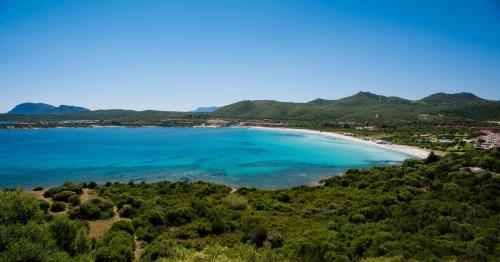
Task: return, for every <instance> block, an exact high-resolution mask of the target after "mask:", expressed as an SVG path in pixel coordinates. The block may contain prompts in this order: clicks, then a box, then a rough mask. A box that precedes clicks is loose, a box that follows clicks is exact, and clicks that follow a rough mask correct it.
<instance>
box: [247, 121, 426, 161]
mask: <svg viewBox="0 0 500 262" xmlns="http://www.w3.org/2000/svg"><path fill="white" fill-rule="evenodd" d="M238 128H253V129H265V130H277V131H286V132H300V133H305V134H312V135H321V136H328V137H333V138H338V139H344V140H349V141H353V142H357V143H364V144H368V145H373V146H377V147H381V148H385V149H389V150H392V151H397V152H400V153H404V154H408V155H411V156H415V157H417V158H426V157H427V156H428V155H429V153H430V151H428V150H426V149H423V148H419V147H414V146H405V145H397V144H377V142H376V141H372V140H365V139H361V138H357V137H352V136H346V135H342V134H339V133H333V132H326V131H316V130H309V129H298V128H297V129H296V128H279V127H260V126H249V127H247V126H241V127H238Z"/></svg>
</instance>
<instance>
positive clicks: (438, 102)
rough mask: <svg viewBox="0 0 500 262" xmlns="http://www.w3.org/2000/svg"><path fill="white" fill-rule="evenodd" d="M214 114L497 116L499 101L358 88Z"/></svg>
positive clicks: (372, 117) (227, 108)
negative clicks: (336, 94)
mask: <svg viewBox="0 0 500 262" xmlns="http://www.w3.org/2000/svg"><path fill="white" fill-rule="evenodd" d="M214 116H218V117H225V118H247V119H249V118H255V119H259V118H267V119H290V120H292V119H293V120H350V121H372V120H375V119H380V120H381V121H398V120H408V121H414V120H417V119H420V120H440V119H442V120H449V119H471V120H477V121H484V120H498V119H500V102H499V101H492V100H486V99H482V98H480V97H477V96H475V95H474V94H470V93H458V94H444V93H437V94H433V95H430V96H428V97H425V98H423V99H420V100H416V101H412V100H407V99H403V98H399V97H392V96H391V97H386V96H381V95H376V94H372V93H369V92H359V93H357V94H355V95H353V96H349V97H346V98H342V99H338V100H325V99H316V100H313V101H310V102H307V103H287V102H278V101H272V100H255V101H248V100H247V101H241V102H237V103H234V104H231V105H228V106H224V107H222V108H220V109H219V110H217V111H216V112H215V113H214Z"/></svg>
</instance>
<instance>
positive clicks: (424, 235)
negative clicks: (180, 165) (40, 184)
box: [0, 149, 500, 261]
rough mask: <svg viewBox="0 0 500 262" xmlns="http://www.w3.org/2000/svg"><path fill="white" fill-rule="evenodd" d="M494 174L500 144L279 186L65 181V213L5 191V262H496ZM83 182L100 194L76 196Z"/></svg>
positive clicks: (57, 192) (499, 194)
mask: <svg viewBox="0 0 500 262" xmlns="http://www.w3.org/2000/svg"><path fill="white" fill-rule="evenodd" d="M474 166H476V167H480V168H482V169H474V172H472V171H471V170H470V169H468V168H467V167H474ZM498 172H500V151H499V150H498V149H495V150H481V151H470V152H465V153H463V154H453V153H452V154H448V155H447V156H444V157H438V156H436V155H432V156H430V157H429V158H427V159H424V160H416V159H410V160H406V161H405V162H404V163H403V164H402V165H401V166H389V167H375V168H369V169H361V170H358V169H352V170H349V171H348V172H347V173H346V174H345V175H343V176H338V177H332V178H329V179H326V180H324V181H323V183H322V185H321V186H318V187H308V186H300V187H295V188H291V189H282V190H258V189H253V188H239V189H238V190H236V191H233V190H232V189H231V188H229V187H227V186H224V185H217V184H210V183H202V182H158V183H150V184H149V183H140V184H134V183H127V184H123V183H107V184H103V185H95V184H94V183H92V188H93V189H88V187H89V186H90V184H84V185H79V184H72V183H66V184H64V185H63V186H61V187H57V188H53V189H49V190H47V191H46V196H47V197H51V198H53V199H51V200H54V201H52V205H54V203H56V202H59V203H62V204H64V205H65V206H67V209H68V212H67V214H63V215H60V214H57V215H56V214H52V213H50V212H48V202H47V201H45V200H39V199H35V198H33V197H31V196H29V195H28V194H26V192H24V191H22V190H20V189H5V190H3V191H1V192H0V261H132V260H134V259H138V260H140V261H351V260H354V261H407V260H430V261H433V260H434V261H435V260H448V261H498V260H499V259H500V238H499V235H500V224H499V221H500V201H499V199H500V176H499V174H498ZM79 188H80V190H79ZM84 188H86V189H85V190H92V191H93V193H94V194H95V195H94V197H93V198H90V199H87V200H85V201H82V202H81V203H76V202H71V201H70V200H69V199H70V198H71V197H73V194H76V195H78V196H80V194H81V193H82V191H83V189H84ZM69 192H71V193H69ZM55 198H57V199H59V200H57V201H55ZM60 201H61V202H60ZM113 209H116V210H117V212H113ZM115 213H118V214H119V215H120V217H121V219H120V220H110V221H113V222H114V223H113V224H112V226H111V227H110V229H109V230H108V231H107V232H106V233H105V234H104V235H103V236H102V237H100V238H92V237H90V236H89V233H88V232H89V231H90V230H91V228H90V227H91V226H90V225H91V223H93V222H94V221H101V220H103V219H108V218H110V217H111V216H113V215H114V216H117V214H115ZM139 247H140V248H139ZM137 250H139V251H140V252H137Z"/></svg>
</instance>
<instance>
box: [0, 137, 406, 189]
mask: <svg viewBox="0 0 500 262" xmlns="http://www.w3.org/2000/svg"><path fill="white" fill-rule="evenodd" d="M411 157H412V156H410V155H407V154H404V153H400V152H396V151H392V150H389V149H384V148H380V147H376V146H373V145H369V144H364V143H358V142H354V141H347V140H343V139H339V138H333V137H327V136H322V135H317V134H309V133H302V132H299V131H283V130H272V129H250V128H169V127H153V128H136V127H134V128H132V127H131V128H128V127H124V128H118V127H117V128H51V129H31V130H0V188H12V187H21V188H32V187H35V186H45V187H51V186H56V185H60V184H62V183H64V182H65V181H73V182H90V181H96V182H98V183H105V182H115V181H119V182H134V183H140V182H143V181H145V182H154V181H162V180H170V181H206V182H215V183H223V184H226V185H229V186H232V187H242V186H244V187H255V188H272V189H276V188H288V187H293V186H299V185H312V184H314V183H315V182H317V181H319V180H321V179H323V178H325V177H329V176H335V175H339V174H342V173H343V172H345V171H346V170H347V169H350V168H365V167H372V166H386V165H395V164H400V163H401V162H402V161H404V160H405V159H407V158H411Z"/></svg>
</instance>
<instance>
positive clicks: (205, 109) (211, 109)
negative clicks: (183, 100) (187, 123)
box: [192, 106, 219, 113]
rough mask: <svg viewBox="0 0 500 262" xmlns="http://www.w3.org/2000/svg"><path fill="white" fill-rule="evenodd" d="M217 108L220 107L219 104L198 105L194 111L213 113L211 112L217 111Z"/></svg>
mask: <svg viewBox="0 0 500 262" xmlns="http://www.w3.org/2000/svg"><path fill="white" fill-rule="evenodd" d="M217 109H219V107H218V106H206V107H198V108H196V109H195V110H193V111H192V112H195V113H211V112H215V111H217Z"/></svg>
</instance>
